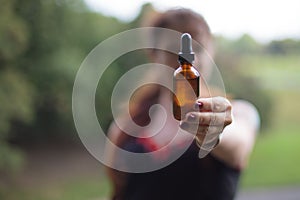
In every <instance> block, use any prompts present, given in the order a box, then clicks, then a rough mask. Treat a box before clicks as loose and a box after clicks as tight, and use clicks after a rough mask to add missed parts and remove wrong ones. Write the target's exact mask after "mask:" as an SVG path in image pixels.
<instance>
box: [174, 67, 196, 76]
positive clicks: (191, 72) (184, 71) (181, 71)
mask: <svg viewBox="0 0 300 200" xmlns="http://www.w3.org/2000/svg"><path fill="white" fill-rule="evenodd" d="M174 77H176V78H183V77H185V78H197V77H200V73H199V72H198V70H197V69H196V68H195V67H194V66H190V67H189V68H183V67H182V66H179V67H178V68H177V69H176V70H175V72H174Z"/></svg>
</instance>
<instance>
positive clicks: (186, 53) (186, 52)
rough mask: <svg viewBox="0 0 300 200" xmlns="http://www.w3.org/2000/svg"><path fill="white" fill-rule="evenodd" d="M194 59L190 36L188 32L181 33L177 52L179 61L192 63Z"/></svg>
mask: <svg viewBox="0 0 300 200" xmlns="http://www.w3.org/2000/svg"><path fill="white" fill-rule="evenodd" d="M194 60H195V54H194V52H193V47H192V37H191V35H190V34H188V33H184V34H182V35H181V44H180V52H179V53H178V61H179V62H188V63H190V64H192V63H193V62H194Z"/></svg>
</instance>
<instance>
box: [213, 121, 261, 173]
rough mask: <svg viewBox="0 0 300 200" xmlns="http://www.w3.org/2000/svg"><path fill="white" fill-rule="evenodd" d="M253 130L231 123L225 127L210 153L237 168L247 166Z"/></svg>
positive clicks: (253, 134) (252, 143)
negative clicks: (219, 140) (219, 139)
mask: <svg viewBox="0 0 300 200" xmlns="http://www.w3.org/2000/svg"><path fill="white" fill-rule="evenodd" d="M255 136H256V133H255V131H253V130H251V129H249V128H248V129H247V128H243V126H237V125H236V124H232V125H230V126H228V127H227V128H225V130H224V132H223V137H222V140H221V142H220V143H219V145H218V146H217V147H216V148H215V149H214V150H212V152H211V154H212V155H213V156H214V157H216V158H217V159H219V160H221V161H223V162H225V163H226V164H227V165H228V166H231V167H233V168H235V169H238V170H243V169H244V168H245V167H246V166H247V162H248V158H249V156H250V154H251V152H252V149H253V146H254V142H255Z"/></svg>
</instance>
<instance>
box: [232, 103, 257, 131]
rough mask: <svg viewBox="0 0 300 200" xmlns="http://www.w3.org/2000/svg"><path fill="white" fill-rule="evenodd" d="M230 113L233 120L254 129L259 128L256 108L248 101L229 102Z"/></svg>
mask: <svg viewBox="0 0 300 200" xmlns="http://www.w3.org/2000/svg"><path fill="white" fill-rule="evenodd" d="M231 104H232V113H233V118H234V119H235V120H239V121H244V122H245V123H248V124H250V125H251V126H253V127H255V129H256V130H258V129H259V127H260V116H259V113H258V111H257V109H256V107H255V106H254V105H253V104H252V103H250V102H249V101H246V100H242V99H238V100H233V101H231Z"/></svg>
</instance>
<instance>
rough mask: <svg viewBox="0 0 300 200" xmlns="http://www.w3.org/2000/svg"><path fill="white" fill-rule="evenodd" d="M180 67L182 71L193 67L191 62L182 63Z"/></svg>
mask: <svg viewBox="0 0 300 200" xmlns="http://www.w3.org/2000/svg"><path fill="white" fill-rule="evenodd" d="M180 65H181V68H182V69H190V68H191V67H193V65H192V64H191V63H189V62H180Z"/></svg>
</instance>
